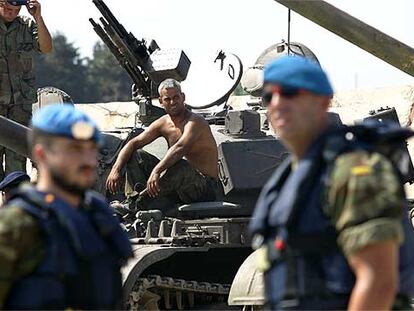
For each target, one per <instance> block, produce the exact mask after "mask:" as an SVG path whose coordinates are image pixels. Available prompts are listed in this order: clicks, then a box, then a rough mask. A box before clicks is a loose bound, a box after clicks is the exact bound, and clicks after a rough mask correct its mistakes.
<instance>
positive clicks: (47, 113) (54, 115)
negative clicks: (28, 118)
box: [32, 104, 102, 144]
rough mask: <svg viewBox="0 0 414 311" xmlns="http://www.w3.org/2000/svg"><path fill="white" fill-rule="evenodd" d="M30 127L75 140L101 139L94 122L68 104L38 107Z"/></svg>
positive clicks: (96, 140)
mask: <svg viewBox="0 0 414 311" xmlns="http://www.w3.org/2000/svg"><path fill="white" fill-rule="evenodd" d="M32 127H33V129H37V130H40V131H41V132H44V133H46V134H50V135H54V136H62V137H67V138H71V139H75V140H93V141H94V142H96V143H97V144H99V143H100V142H101V140H102V135H101V132H100V131H99V128H98V126H97V125H96V123H95V122H94V121H93V120H92V119H91V118H89V117H88V116H87V115H86V114H85V113H83V112H82V111H80V110H78V109H76V108H75V107H74V106H72V105H69V104H63V105H48V106H45V107H43V108H41V109H39V110H38V111H37V112H36V113H35V115H34V116H33V118H32Z"/></svg>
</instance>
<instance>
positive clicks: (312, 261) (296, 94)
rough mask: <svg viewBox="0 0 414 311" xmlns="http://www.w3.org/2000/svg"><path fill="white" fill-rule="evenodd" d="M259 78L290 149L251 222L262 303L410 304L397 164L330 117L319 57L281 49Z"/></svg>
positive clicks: (406, 228)
mask: <svg viewBox="0 0 414 311" xmlns="http://www.w3.org/2000/svg"><path fill="white" fill-rule="evenodd" d="M264 82H265V86H264V89H265V92H264V96H263V101H264V103H267V104H268V114H269V121H270V123H271V125H272V127H273V128H274V130H275V131H276V133H277V134H278V135H279V136H280V139H281V140H282V141H283V143H284V144H285V145H286V146H287V148H288V149H289V150H290V151H291V153H292V156H291V158H290V159H289V160H287V161H285V162H284V163H283V164H281V166H280V167H279V168H278V170H277V171H276V172H275V174H274V175H273V176H272V177H271V179H270V180H269V181H268V183H267V184H266V185H265V187H264V188H263V190H262V193H261V195H260V198H259V200H258V202H257V206H256V209H255V212H254V215H253V218H252V221H251V224H250V228H251V231H252V233H253V234H254V236H253V246H254V248H257V252H258V257H259V258H260V260H259V267H260V269H261V270H263V271H264V278H265V290H266V298H267V301H268V303H269V306H270V307H271V308H272V309H278V310H279V309H281V310H286V309H289V310H315V309H316V310H326V309H335V310H342V309H347V308H348V309H353V310H386V309H390V308H391V307H394V308H407V309H408V308H410V297H412V295H413V294H414V278H413V274H414V236H413V231H412V228H411V227H410V225H409V222H408V217H406V213H405V212H404V205H405V196H404V190H403V187H402V182H401V179H400V177H399V174H398V172H397V171H396V167H395V166H394V165H393V164H392V163H391V161H390V160H389V159H388V158H386V157H385V156H383V155H381V154H380V153H378V152H374V151H373V150H372V149H371V148H369V147H367V146H366V145H363V144H360V145H359V144H358V142H357V140H350V139H349V138H346V137H345V136H346V135H344V134H345V132H344V131H341V130H340V129H339V128H337V127H335V126H334V125H332V124H330V123H329V119H328V114H327V109H328V107H329V105H330V100H331V97H332V95H333V90H332V87H331V85H330V83H329V80H328V78H327V76H326V74H325V72H324V71H323V70H322V69H321V68H320V66H319V65H318V64H316V63H313V62H311V61H309V60H307V59H305V58H302V57H292V56H286V57H282V58H279V59H277V60H275V61H273V62H272V63H271V64H269V65H268V66H267V67H266V68H265V71H264ZM338 133H343V134H341V135H340V134H338ZM338 135H339V136H338ZM342 142H344V147H345V148H344V149H342V150H343V151H341V152H338V153H337V154H334V153H333V151H334V150H336V149H335V148H338V147H337V146H338V145H340V144H341V143H342ZM338 150H339V149H338ZM332 154H334V155H335V156H332Z"/></svg>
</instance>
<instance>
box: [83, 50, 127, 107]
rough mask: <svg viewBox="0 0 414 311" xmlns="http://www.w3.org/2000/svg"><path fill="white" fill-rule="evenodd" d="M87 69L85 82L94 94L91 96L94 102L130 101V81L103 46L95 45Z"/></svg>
mask: <svg viewBox="0 0 414 311" xmlns="http://www.w3.org/2000/svg"><path fill="white" fill-rule="evenodd" d="M87 69H88V70H87V72H88V74H87V81H88V83H89V84H90V85H93V88H92V90H93V91H95V92H96V93H95V94H93V99H94V101H97V102H108V101H129V100H131V80H130V78H129V77H128V75H127V74H126V73H125V72H124V70H123V69H122V68H121V67H120V65H119V64H118V61H117V60H116V59H115V57H114V56H113V55H112V54H111V52H110V51H109V50H108V48H107V47H106V45H105V44H103V43H100V42H97V43H96V44H95V46H94V48H93V58H92V59H90V60H88V63H87Z"/></svg>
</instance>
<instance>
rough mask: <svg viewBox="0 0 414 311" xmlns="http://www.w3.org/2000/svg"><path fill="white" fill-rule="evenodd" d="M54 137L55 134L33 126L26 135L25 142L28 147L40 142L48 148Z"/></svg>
mask: <svg viewBox="0 0 414 311" xmlns="http://www.w3.org/2000/svg"><path fill="white" fill-rule="evenodd" d="M56 138H57V136H56V135H52V134H50V133H46V132H44V131H42V130H39V129H37V128H33V129H32V131H31V132H30V133H29V135H28V136H27V144H28V146H29V147H30V149H32V148H33V146H34V145H36V144H41V145H43V146H45V147H46V148H48V149H50V147H51V146H52V145H53V143H54V141H55V139H56Z"/></svg>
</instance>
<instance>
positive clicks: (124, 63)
mask: <svg viewBox="0 0 414 311" xmlns="http://www.w3.org/2000/svg"><path fill="white" fill-rule="evenodd" d="M89 21H90V23H91V24H92V26H93V29H94V30H95V32H96V34H97V35H98V36H99V37H100V38H101V40H102V41H103V42H104V43H105V45H106V46H107V47H108V49H109V51H110V52H111V53H112V55H114V56H115V58H116V59H117V60H118V63H119V64H120V65H121V67H122V68H124V69H125V71H126V72H127V74H128V75H129V77H130V78H131V79H132V81H133V82H134V83H139V84H141V83H143V81H142V77H141V76H140V75H138V74H137V72H136V71H135V70H134V69H133V67H132V66H131V64H130V63H129V62H128V61H127V60H126V59H125V57H123V55H122V54H121V53H120V52H119V51H118V48H117V47H116V45H115V44H114V43H113V42H112V40H111V38H110V37H109V36H108V35H107V34H106V32H105V31H104V30H103V28H102V26H101V25H99V24H97V23H96V22H95V21H94V20H93V19H92V18H90V19H89Z"/></svg>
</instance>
